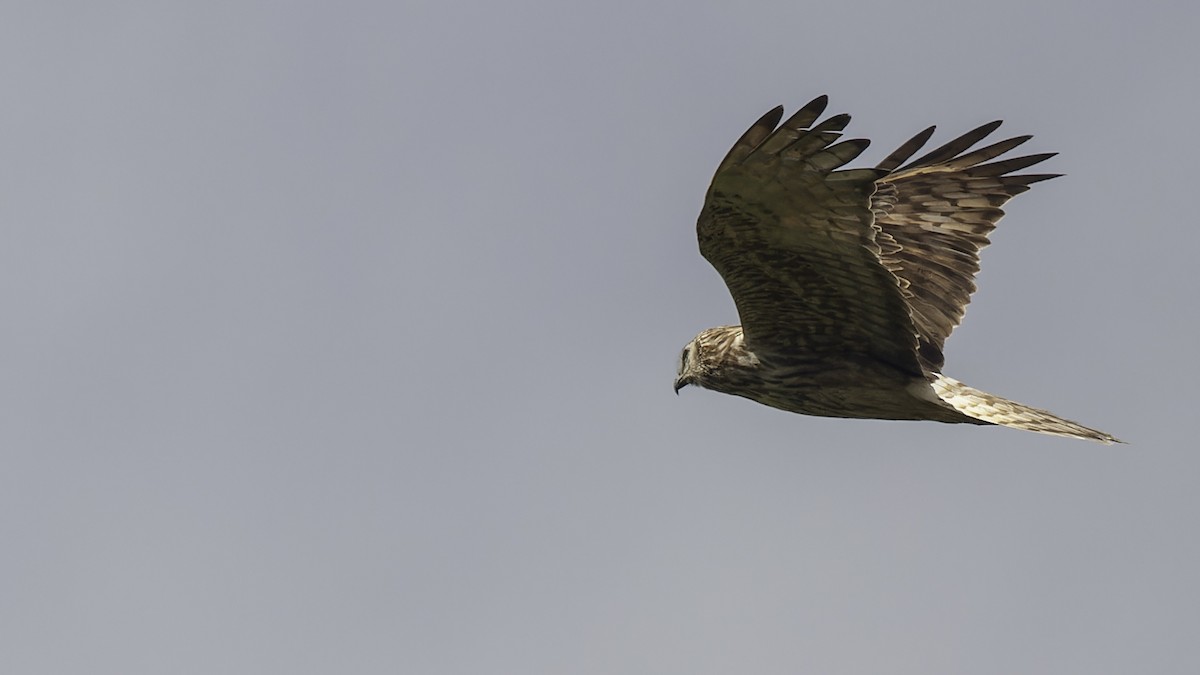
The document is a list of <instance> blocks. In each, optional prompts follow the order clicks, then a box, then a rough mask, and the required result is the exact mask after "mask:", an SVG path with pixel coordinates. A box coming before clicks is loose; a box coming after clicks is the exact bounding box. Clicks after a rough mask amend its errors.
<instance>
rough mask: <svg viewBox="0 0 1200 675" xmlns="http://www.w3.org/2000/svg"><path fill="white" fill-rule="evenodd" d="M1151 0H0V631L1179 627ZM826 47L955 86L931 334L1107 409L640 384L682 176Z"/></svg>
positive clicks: (1188, 629)
mask: <svg viewBox="0 0 1200 675" xmlns="http://www.w3.org/2000/svg"><path fill="white" fill-rule="evenodd" d="M1198 25H1200V9H1198V6H1197V5H1195V3H1183V2H1176V3H1169V2H1161V3H1155V2H1150V3H1108V4H1105V3H1091V2H1088V3H1085V2H1060V3H1046V2H1032V1H1024V0H1018V1H1016V2H1010V3H1004V4H997V3H966V2H930V1H924V0H922V1H918V2H905V3H900V2H867V3H820V4H815V3H805V2H795V1H793V2H764V3H757V2H744V3H713V2H693V3H688V2H672V3H649V4H646V3H640V2H639V3H634V2H604V3H587V4H569V3H551V2H517V3H484V2H471V3H465V4H464V3H459V4H454V3H446V2H419V1H414V0H408V1H407V2H401V3H398V4H397V3H359V2H341V3H312V2H308V3H283V2H261V1H251V2H224V3H154V2H144V3H137V2H116V3H99V4H97V3H14V4H12V5H10V6H8V7H6V10H5V12H4V18H3V20H2V21H0V82H2V83H3V87H4V96H3V101H4V103H3V105H0V121H2V124H0V130H2V131H0V157H2V158H3V161H0V186H3V187H2V188H0V190H2V193H3V198H2V199H0V224H2V227H3V232H4V233H5V246H4V247H3V249H2V251H0V276H2V279H3V282H2V283H0V307H3V309H4V314H5V317H6V321H5V330H4V331H3V332H2V333H0V345H2V350H3V353H4V354H5V355H6V359H5V366H4V369H3V370H4V377H3V382H4V384H3V386H0V396H2V397H3V398H2V400H0V449H2V455H0V457H2V458H3V464H4V470H3V471H0V539H2V541H3V542H4V546H3V549H4V553H3V555H0V634H2V635H4V636H5V639H4V642H5V646H4V648H3V649H2V650H0V652H2V653H0V670H3V671H4V672H6V673H75V672H79V673H82V672H87V673H121V674H123V675H128V674H132V673H155V674H158V673H172V674H174V675H187V674H190V673H197V674H199V673H204V674H209V673H332V672H338V673H412V674H413V675H417V674H421V675H426V674H428V675H442V674H455V675H458V674H462V675H468V674H470V675H479V674H487V675H493V674H500V673H514V674H521V675H526V674H532V673H547V674H555V675H561V674H568V673H569V674H571V675H586V674H596V675H601V674H604V675H608V674H611V673H623V674H624V673H646V674H651V673H653V674H661V673H680V674H683V673H686V674H688V675H703V674H707V673H755V674H758V673H763V674H775V673H778V674H783V673H824V674H843V673H847V674H864V675H866V674H875V673H913V674H917V673H919V674H921V675H933V674H942V673H945V674H951V673H954V674H960V673H972V674H991V673H995V674H1000V673H1025V674H1037V673H1047V674H1049V673H1054V674H1061V673H1089V674H1091V675H1102V674H1109V673H1111V674H1114V675H1115V674H1122V675H1124V674H1127V673H1156V674H1157V673H1194V672H1197V671H1198V670H1200V649H1198V648H1197V639H1196V636H1197V635H1198V634H1200V582H1198V579H1197V573H1196V570H1198V569H1200V540H1198V533H1197V523H1198V522H1200V499H1198V498H1197V496H1196V479H1197V476H1198V475H1200V452H1198V451H1197V449H1196V448H1195V447H1194V446H1195V445H1196V442H1195V440H1194V436H1195V435H1194V433H1192V432H1190V427H1191V424H1192V421H1193V418H1194V417H1195V415H1196V405H1197V402H1198V401H1197V395H1196V386H1195V384H1194V383H1195V382H1196V381H1197V379H1200V366H1198V361H1197V358H1196V351H1195V341H1196V337H1195V336H1196V331H1197V327H1198V326H1197V310H1196V306H1197V305H1196V295H1197V290H1200V289H1198V284H1197V282H1196V278H1195V272H1194V264H1195V263H1194V259H1195V252H1196V250H1197V247H1198V246H1200V235H1198V231H1200V228H1198V227H1197V225H1196V222H1195V221H1196V213H1195V212H1196V209H1195V194H1194V193H1195V187H1194V183H1195V179H1194V172H1195V170H1196V158H1197V157H1198V156H1200V147H1198V146H1200V143H1198V142H1197V136H1196V132H1195V124H1196V119H1197V117H1198V113H1200V87H1198V86H1197V78H1196V72H1195V71H1196V67H1197V64H1198V63H1200V47H1197V43H1196V41H1195V32H1196V28H1197V26H1198ZM821 93H828V94H829V95H830V97H831V105H830V109H831V112H841V111H845V112H849V113H851V114H852V115H854V121H853V122H852V123H851V126H850V129H849V131H850V132H851V133H852V134H854V135H861V136H865V137H868V138H871V139H873V140H874V141H875V145H873V146H872V148H871V149H870V150H869V151H868V155H867V157H866V160H868V161H870V160H875V159H877V158H879V157H881V156H883V154H885V153H886V152H888V151H889V150H891V149H893V148H894V147H895V146H896V145H897V144H899V143H900V142H901V141H903V140H905V139H907V138H908V137H909V136H910V135H912V134H913V133H915V132H916V131H918V130H920V129H922V128H923V127H925V126H926V125H928V124H931V123H936V124H938V125H939V128H940V130H941V131H940V133H939V135H938V136H937V137H936V138H935V140H938V139H940V140H945V139H946V138H948V137H949V135H950V134H953V133H956V132H962V131H965V130H966V129H969V128H973V127H974V126H976V125H978V124H980V123H983V122H986V121H988V120H991V119H995V118H1003V119H1005V120H1006V124H1005V126H1004V127H1003V128H1002V132H1005V131H1006V132H1008V133H1009V135H1017V134H1025V133H1033V134H1035V135H1036V138H1035V139H1034V140H1033V141H1031V142H1030V143H1029V144H1028V146H1026V147H1029V148H1030V150H1031V151H1033V152H1044V151H1058V152H1060V153H1062V154H1061V156H1059V157H1057V158H1055V159H1054V160H1051V162H1049V163H1048V164H1047V165H1046V168H1047V169H1048V170H1052V171H1057V172H1062V173H1066V174H1067V176H1066V177H1065V178H1061V179H1058V180H1055V181H1052V182H1050V183H1045V184H1039V185H1037V186H1035V189H1034V190H1032V191H1031V192H1029V193H1027V194H1026V195H1022V196H1021V197H1019V198H1018V199H1017V200H1015V201H1014V202H1013V204H1012V207H1011V208H1010V209H1009V214H1010V215H1009V217H1008V218H1006V219H1005V220H1004V221H1003V222H1002V223H1001V224H1000V227H999V229H998V230H997V232H996V234H995V236H994V237H993V241H994V245H993V246H992V247H990V248H988V249H987V250H986V251H985V253H984V260H983V272H982V274H981V276H980V279H979V282H980V291H979V293H978V294H976V296H975V300H974V303H973V304H972V305H971V308H970V310H969V311H968V313H967V317H966V321H965V323H964V325H963V327H962V328H961V329H960V330H959V331H957V332H956V333H955V335H954V337H952V338H951V340H950V342H949V343H948V349H947V367H946V372H947V373H948V374H949V375H951V376H953V377H956V378H958V379H961V380H963V381H964V382H967V383H968V384H971V385H973V386H977V387H980V388H982V389H985V390H987V391H994V392H995V393H997V394H1001V395H1005V396H1010V397H1012V398H1015V399H1017V400H1020V401H1022V402H1026V403H1029V404H1032V405H1038V406H1044V407H1047V408H1049V409H1051V410H1053V411H1055V412H1056V413H1059V414H1062V415H1065V416H1067V417H1070V418H1073V419H1078V420H1079V421H1081V422H1083V423H1085V424H1089V425H1093V426H1096V427H1098V428H1101V429H1104V430H1106V431H1110V432H1112V433H1114V434H1116V435H1117V436H1120V437H1122V438H1125V439H1126V440H1128V441H1130V443H1131V445H1129V446H1124V447H1113V448H1106V447H1103V446H1099V445H1094V444H1087V443H1083V442H1077V441H1071V440H1066V439H1060V438H1054V437H1043V436H1039V435H1035V434H1029V433H1021V432H1017V431H1012V430H1006V429H999V428H979V427H970V426H946V425H939V424H933V423H926V424H916V423H886V422H869V421H867V422H856V421H840V420H825V419H817V418H809V417H802V416H798V415H790V414H787V413H783V412H779V411H776V410H771V409H768V408H765V407H761V406H756V405H754V404H751V403H749V402H747V401H743V400H740V399H735V398H731V397H725V396H720V395H718V394H714V393H710V392H704V391H697V390H685V391H684V392H683V395H682V396H681V397H679V398H676V397H675V396H674V395H673V394H672V392H671V380H672V377H673V374H674V365H675V359H676V356H677V353H678V350H679V349H680V348H681V347H682V346H683V345H684V344H685V342H686V341H687V340H689V339H690V338H691V337H692V336H693V335H694V334H695V333H696V332H697V331H698V330H700V329H702V328H705V327H708V326H712V325H717V324H722V323H732V322H735V321H736V313H735V312H734V309H733V305H732V302H731V301H730V300H729V297H728V295H727V293H726V291H725V289H724V287H723V285H722V283H721V280H720V278H719V277H718V276H717V275H716V273H715V272H714V271H713V270H712V269H711V268H710V267H709V266H708V265H707V263H705V262H704V260H703V259H701V258H700V256H699V254H698V252H697V250H696V244H695V239H694V229H693V228H694V222H695V217H696V215H697V213H698V210H699V207H700V204H701V201H702V199H703V194H704V190H705V188H706V187H707V184H708V181H709V179H710V178H711V175H712V171H713V169H714V168H715V166H716V163H717V162H718V161H719V159H720V158H721V156H722V155H723V154H724V152H725V151H726V150H727V149H728V147H729V145H730V144H731V143H732V142H733V141H734V139H735V138H736V137H737V136H738V134H740V133H741V132H742V131H743V130H744V129H745V127H746V126H748V125H749V124H750V123H751V122H752V121H754V120H755V119H756V118H757V117H758V116H759V115H760V114H762V113H763V112H765V111H766V110H767V109H769V108H771V107H772V106H774V105H776V104H779V103H783V104H785V105H786V106H787V107H788V109H789V110H794V109H795V108H796V107H797V106H799V105H802V104H803V103H805V102H807V101H808V100H809V99H811V98H812V97H813V96H816V95H818V94H821Z"/></svg>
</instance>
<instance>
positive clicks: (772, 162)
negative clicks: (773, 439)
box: [696, 96, 923, 376]
mask: <svg viewBox="0 0 1200 675" xmlns="http://www.w3.org/2000/svg"><path fill="white" fill-rule="evenodd" d="M826 103H827V99H826V97H824V96H822V97H819V98H817V99H815V100H813V101H812V102H811V103H809V104H808V105H806V106H804V108H802V109H801V110H800V111H798V112H797V113H796V114H794V115H792V117H790V118H789V119H788V120H787V121H785V122H784V123H783V124H782V125H780V126H779V128H778V129H776V128H775V127H776V125H777V124H778V123H779V120H780V118H781V117H782V116H783V109H782V108H776V109H775V110H772V111H771V112H769V113H767V114H766V115H764V116H763V117H762V119H760V120H759V121H758V122H756V123H755V124H754V126H752V127H750V129H749V130H748V131H747V132H746V133H745V134H744V135H743V136H742V137H741V138H740V139H739V140H738V142H737V143H736V144H734V146H733V149H732V150H730V151H729V154H728V155H727V156H726V157H725V159H724V161H722V162H721V165H720V166H719V167H718V169H717V173H716V176H715V177H714V178H713V182H712V186H711V187H710V188H709V191H708V197H707V199H706V201H705V204H704V209H703V210H702V211H701V214H700V219H699V222H698V223H697V227H696V230H697V235H698V238H699V240H700V252H701V253H702V254H703V255H704V257H705V258H706V259H708V261H709V262H710V263H712V265H713V267H715V268H716V269H717V271H718V272H719V273H720V274H721V276H722V278H724V280H725V284H726V285H727V286H728V287H729V292H730V293H731V294H732V295H733V300H734V303H735V304H736V305H737V310H738V315H739V316H740V317H741V323H742V329H743V332H744V335H745V339H746V342H747V346H749V347H750V348H751V349H752V350H753V351H755V352H756V353H760V354H770V353H773V354H777V355H781V356H786V357H788V358H794V359H801V358H802V359H813V360H828V362H829V363H831V364H832V363H836V362H838V361H839V360H844V359H846V358H853V357H854V356H855V355H860V356H866V357H870V358H873V359H876V360H879V361H883V362H886V363H889V364H891V365H893V366H895V367H896V368H898V369H900V370H903V371H905V372H908V373H910V374H913V375H916V376H920V375H921V374H922V372H923V371H922V367H921V363H920V361H919V360H918V359H917V354H916V349H917V344H918V341H917V330H916V327H915V326H914V324H913V321H912V318H911V316H910V313H909V309H908V305H907V302H906V299H905V297H904V295H903V293H902V292H901V288H900V282H899V280H898V279H897V277H896V276H895V275H894V274H893V273H892V272H890V271H889V270H888V269H887V268H885V267H884V265H883V263H882V261H881V259H880V255H881V250H880V247H879V243H878V241H877V240H876V237H877V235H878V234H879V229H878V227H876V226H875V225H874V222H873V221H874V216H873V214H872V211H871V208H870V206H871V196H872V194H873V193H874V192H875V181H876V180H878V179H879V178H881V177H883V176H884V175H885V174H886V173H887V172H886V171H883V170H877V169H856V170H838V168H839V167H841V166H842V165H844V164H846V163H847V162H849V161H850V160H852V159H854V158H855V157H857V156H858V155H859V154H860V153H861V152H862V151H863V150H864V149H865V148H866V147H867V143H868V142H867V141H866V140H862V139H855V140H848V141H844V142H841V143H836V141H837V140H838V138H839V137H840V136H841V134H840V133H839V132H840V131H841V130H842V129H844V128H845V126H846V124H847V123H848V122H849V121H850V118H849V116H848V115H836V116H833V117H830V118H828V119H826V120H825V121H824V122H822V123H820V124H818V125H816V126H812V124H813V122H815V121H816V120H817V118H818V117H819V116H820V114H821V113H822V112H823V111H824V109H825V105H826Z"/></svg>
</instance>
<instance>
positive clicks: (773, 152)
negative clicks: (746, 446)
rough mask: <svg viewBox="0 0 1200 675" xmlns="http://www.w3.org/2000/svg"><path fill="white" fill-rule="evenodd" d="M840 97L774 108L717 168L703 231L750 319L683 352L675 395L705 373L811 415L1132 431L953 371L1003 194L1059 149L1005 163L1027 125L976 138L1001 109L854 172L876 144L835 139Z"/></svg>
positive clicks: (709, 253)
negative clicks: (1060, 412)
mask: <svg viewBox="0 0 1200 675" xmlns="http://www.w3.org/2000/svg"><path fill="white" fill-rule="evenodd" d="M827 102H828V99H827V98H826V97H825V96H821V97H819V98H817V99H815V100H813V101H812V102H811V103H809V104H808V105H806V106H804V107H803V108H801V109H800V110H799V111H798V112H797V113H796V114H794V115H792V116H791V117H790V118H788V119H787V121H785V122H784V123H783V124H782V125H780V124H779V120H780V119H781V118H782V117H783V108H782V107H778V108H775V109H774V110H772V111H771V112H769V113H767V114H766V115H764V116H763V117H762V119H760V120H758V121H757V122H755V123H754V126H752V127H750V129H749V130H748V131H747V132H746V133H745V134H743V135H742V137H741V138H740V139H738V141H737V143H735V144H734V146H733V149H732V150H730V151H729V154H728V155H726V157H725V159H724V160H723V161H722V162H721V164H720V166H718V167H717V173H716V176H715V177H714V178H713V182H712V186H711V187H710V188H709V190H708V196H707V198H706V200H705V203H704V209H703V211H701V213H700V220H699V222H698V223H697V225H696V233H697V235H698V237H699V240H700V253H701V254H702V255H703V256H704V257H705V258H706V259H707V260H708V261H709V262H710V263H712V265H713V267H715V268H716V269H717V272H719V273H720V274H721V277H722V278H724V279H725V284H726V285H727V286H728V287H729V292H730V293H731V294H732V295H733V300H734V303H735V304H736V305H737V311H738V316H739V317H740V318H741V322H742V325H740V326H720V327H717V328H710V329H708V330H705V331H703V332H701V333H700V334H699V335H697V336H696V338H695V339H694V340H692V341H691V342H690V343H689V344H688V345H687V346H686V347H685V348H684V349H683V353H682V355H681V356H680V361H679V374H678V377H677V378H676V380H675V391H676V393H678V391H679V389H680V388H681V387H684V386H685V385H689V384H694V385H697V386H700V387H704V388H706V389H712V390H715V391H719V392H724V393H726V394H734V395H736V396H743V397H745V398H748V399H751V400H754V401H758V402H759V403H762V404H764V405H769V406H772V407H774V408H780V409H782V410H788V411H791V412H797V413H802V414H806V415H820V416H824V417H852V418H876V419H888V420H934V421H938V422H957V423H967V424H1000V425H1004V426H1009V427H1015V428H1017V429H1027V430H1029V431H1038V432H1042V433H1047V434H1058V435H1060V436H1070V437H1073V438H1083V439H1089V440H1093V441H1100V442H1102V443H1114V442H1120V441H1118V440H1117V439H1116V438H1114V437H1113V436H1111V435H1109V434H1106V433H1104V432H1102V431H1097V430H1095V429H1089V428H1088V427H1085V426H1083V425H1081V424H1077V423H1075V422H1072V421H1070V420H1065V419H1063V418H1061V417H1058V416H1056V415H1053V414H1051V413H1049V412H1047V411H1045V410H1038V409H1037V408H1031V407H1029V406H1026V405H1022V404H1020V403H1016V402H1014V401H1009V400H1005V399H1003V398H1000V397H998V396H993V395H991V394H988V393H985V392H982V391H979V390H978V389H972V388H971V387H968V386H966V385H965V384H962V383H961V382H959V381H957V380H954V379H951V378H949V377H946V376H945V375H942V373H941V370H942V364H943V362H944V358H943V357H942V345H943V343H945V341H946V338H947V337H949V336H950V333H951V331H953V330H954V327H955V326H957V325H958V323H959V322H960V321H961V320H962V316H963V312H964V311H965V309H966V306H967V303H968V302H970V300H971V293H973V292H974V291H975V282H974V279H975V274H976V273H977V272H978V271H979V249H981V248H983V247H984V246H986V245H987V244H988V235H989V234H990V233H991V232H992V230H993V229H994V228H995V227H996V222H997V221H998V220H1000V217H1001V216H1003V215H1004V212H1003V211H1001V210H1000V207H1001V206H1002V205H1003V204H1004V203H1005V202H1007V201H1008V200H1009V199H1011V198H1012V197H1013V196H1015V195H1018V194H1020V193H1022V192H1024V191H1026V190H1028V189H1029V186H1030V184H1032V183H1036V182H1038V181H1043V180H1047V179H1050V178H1054V177H1055V176H1056V174H1044V173H1036V174H1014V172H1017V171H1020V170H1022V169H1025V168H1027V167H1030V166H1033V165H1034V164H1037V163H1039V162H1041V161H1043V160H1045V159H1048V158H1049V157H1051V156H1053V155H1052V154H1038V155H1027V156H1022V157H1010V158H1006V159H1000V160H998V161H992V160H995V159H996V158H998V157H1000V156H1001V155H1003V154H1005V153H1007V152H1008V151H1010V150H1012V149H1013V148H1016V147H1017V146H1019V145H1021V144H1022V143H1024V142H1025V141H1027V140H1029V138H1030V137H1029V136H1018V137H1016V138H1010V139H1008V140H1003V141H1000V142H998V143H993V144H992V145H988V146H986V147H983V148H979V149H977V150H970V148H971V147H972V146H974V145H975V144H976V143H978V142H979V141H981V140H982V139H983V138H984V137H986V136H988V135H989V134H990V133H992V132H993V131H995V130H996V128H997V127H999V126H1000V122H992V123H990V124H985V125H983V126H981V127H979V128H978V129H975V130H974V131H970V132H967V133H965V134H963V135H962V136H960V137H958V138H956V139H954V140H952V141H950V142H949V143H947V144H945V145H943V146H942V147H940V148H937V149H936V150H933V151H932V152H929V153H928V154H925V155H923V156H921V157H919V158H917V159H915V160H913V161H911V162H910V161H908V160H909V158H910V157H912V156H913V155H914V154H915V153H916V152H917V151H918V150H919V149H920V148H921V147H922V146H924V145H925V142H926V141H928V140H929V137H930V136H931V135H932V134H933V130H934V128H933V127H930V128H928V129H926V130H925V131H922V132H921V133H919V134H917V135H916V136H915V137H913V138H912V139H911V140H909V141H908V142H907V143H905V144H904V145H901V146H900V148H899V149H897V150H896V151H895V152H893V153H892V154H890V155H888V156H887V158H886V159H884V160H883V161H882V162H880V163H879V166H877V167H875V168H873V169H841V168H840V167H842V166H843V165H845V164H846V163H847V162H849V161H851V160H853V159H854V158H855V157H857V156H858V155H859V154H860V153H861V152H862V151H863V150H864V149H866V147H867V145H868V143H869V141H866V140H863V139H853V140H847V141H842V142H840V143H839V142H837V141H838V139H839V138H840V136H841V133H839V132H841V130H842V129H844V128H845V127H846V124H847V123H848V122H849V121H850V117H849V115H834V116H832V117H829V118H828V119H826V120H825V121H823V122H821V123H819V124H816V125H815V126H814V122H816V121H817V119H818V118H819V117H820V115H821V113H822V112H823V111H824V110H825V106H826V103H827ZM777 127H778V128H777ZM906 162H907V163H906Z"/></svg>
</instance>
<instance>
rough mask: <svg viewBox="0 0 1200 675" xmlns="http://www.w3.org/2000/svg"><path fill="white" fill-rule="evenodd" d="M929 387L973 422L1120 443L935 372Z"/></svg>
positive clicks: (1096, 432)
mask: <svg viewBox="0 0 1200 675" xmlns="http://www.w3.org/2000/svg"><path fill="white" fill-rule="evenodd" d="M930 384H931V385H932V386H933V391H934V392H935V393H936V394H937V395H938V398H940V399H942V400H943V401H945V402H946V403H949V404H950V405H951V406H953V407H954V409H955V410H957V411H959V412H960V413H962V414H964V415H967V416H969V417H974V418H975V419H977V420H982V421H984V422H989V423H991V424H1000V425H1003V426H1006V427H1013V428H1014V429H1025V430H1028V431H1037V432H1040V433H1043V434H1055V435H1057V436H1069V437H1071V438H1082V439H1084V440H1088V441H1099V442H1101V443H1104V444H1112V443H1123V442H1124V441H1122V440H1120V439H1118V438H1116V437H1115V436H1113V435H1111V434H1106V433H1104V432H1103V431H1097V430H1095V429H1089V428H1088V427H1085V426H1083V425H1082V424H1078V423H1076V422H1072V421H1071V420H1065V419H1063V418H1061V417H1058V416H1057V415H1054V414H1053V413H1050V412H1047V411H1045V410H1039V409H1037V408H1030V407H1029V406H1027V405H1023V404H1021V403H1017V402H1015V401H1009V400H1007V399H1003V398H1000V397H999V396H993V395H991V394H989V393H987V392H983V391H979V390H978V389H972V388H971V387H968V386H967V385H965V384H963V383H962V382H959V381H958V380H955V379H953V378H949V377H946V376H945V375H941V374H938V373H935V374H934V380H933V382H931V383H930Z"/></svg>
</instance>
